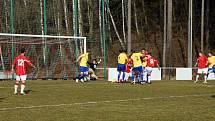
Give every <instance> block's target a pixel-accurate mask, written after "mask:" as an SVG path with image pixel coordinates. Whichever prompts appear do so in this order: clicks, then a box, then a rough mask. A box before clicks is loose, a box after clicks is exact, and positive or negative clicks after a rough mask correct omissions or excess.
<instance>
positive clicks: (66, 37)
mask: <svg viewBox="0 0 215 121" xmlns="http://www.w3.org/2000/svg"><path fill="white" fill-rule="evenodd" d="M0 36H10V37H36V38H58V39H83V40H84V53H86V51H87V48H86V37H74V36H53V35H32V34H10V33H0Z"/></svg>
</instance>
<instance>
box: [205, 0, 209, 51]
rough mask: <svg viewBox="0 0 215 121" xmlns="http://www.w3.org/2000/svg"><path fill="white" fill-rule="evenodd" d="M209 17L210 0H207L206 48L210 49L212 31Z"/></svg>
mask: <svg viewBox="0 0 215 121" xmlns="http://www.w3.org/2000/svg"><path fill="white" fill-rule="evenodd" d="M209 19H210V0H206V25H205V31H206V35H205V41H206V42H205V43H206V45H205V47H206V49H209V33H210V25H209Z"/></svg>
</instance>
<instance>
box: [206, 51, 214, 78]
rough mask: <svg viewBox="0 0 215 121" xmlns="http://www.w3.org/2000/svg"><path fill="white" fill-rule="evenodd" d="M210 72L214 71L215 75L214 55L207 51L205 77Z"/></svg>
mask: <svg viewBox="0 0 215 121" xmlns="http://www.w3.org/2000/svg"><path fill="white" fill-rule="evenodd" d="M210 73H214V77H215V56H214V55H212V54H211V53H208V74H207V77H208V75H209V74H210Z"/></svg>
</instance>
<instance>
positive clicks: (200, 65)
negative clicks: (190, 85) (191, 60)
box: [197, 55, 208, 69]
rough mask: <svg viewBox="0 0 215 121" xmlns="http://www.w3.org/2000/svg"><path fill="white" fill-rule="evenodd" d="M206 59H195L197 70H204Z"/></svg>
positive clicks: (200, 57) (204, 57) (203, 57)
mask: <svg viewBox="0 0 215 121" xmlns="http://www.w3.org/2000/svg"><path fill="white" fill-rule="evenodd" d="M207 61H208V58H207V57H206V56H204V55H203V56H199V57H198V59H197V64H198V68H200V69H202V68H206V67H207Z"/></svg>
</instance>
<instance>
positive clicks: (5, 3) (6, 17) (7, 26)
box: [4, 0, 10, 32]
mask: <svg viewBox="0 0 215 121" xmlns="http://www.w3.org/2000/svg"><path fill="white" fill-rule="evenodd" d="M4 6H5V27H6V29H5V32H8V30H9V28H10V26H9V24H8V23H9V22H8V8H7V1H6V0H4Z"/></svg>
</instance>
